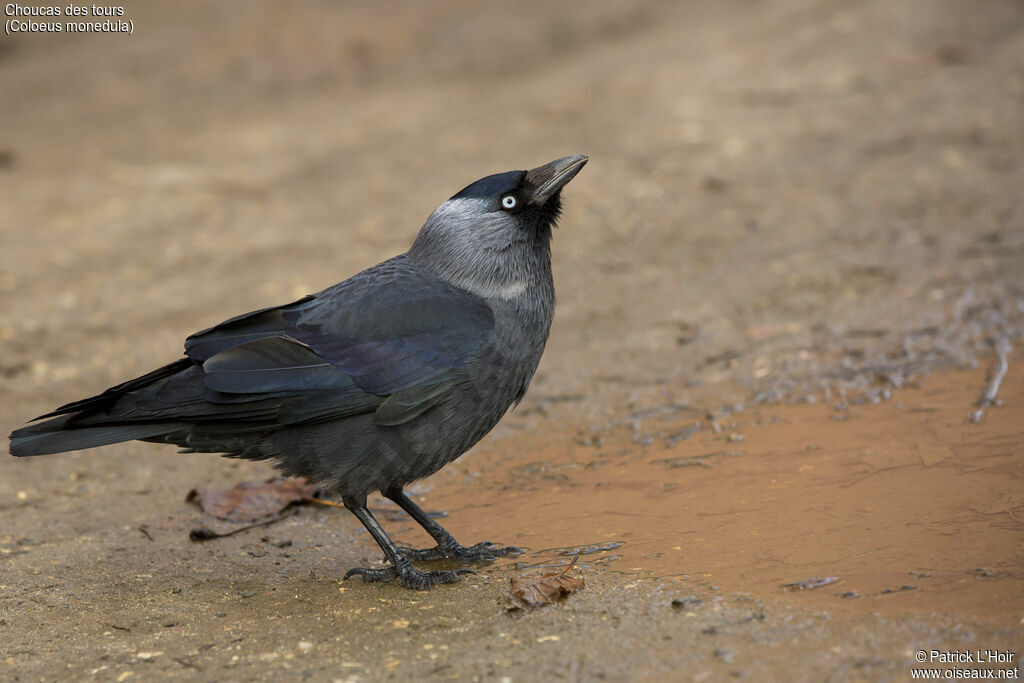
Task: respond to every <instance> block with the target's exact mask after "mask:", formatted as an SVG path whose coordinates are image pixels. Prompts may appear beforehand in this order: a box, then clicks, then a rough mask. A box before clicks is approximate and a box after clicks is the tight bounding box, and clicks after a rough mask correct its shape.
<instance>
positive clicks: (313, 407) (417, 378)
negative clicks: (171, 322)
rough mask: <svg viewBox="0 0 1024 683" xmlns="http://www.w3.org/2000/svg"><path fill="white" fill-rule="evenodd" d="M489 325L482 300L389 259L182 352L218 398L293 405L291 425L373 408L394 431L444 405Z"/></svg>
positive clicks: (203, 337)
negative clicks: (270, 398)
mask: <svg viewBox="0 0 1024 683" xmlns="http://www.w3.org/2000/svg"><path fill="white" fill-rule="evenodd" d="M396 261H398V262H397V263H395V262H396ZM493 326H494V316H493V313H492V312H491V309H490V307H489V306H488V305H487V304H486V302H484V301H483V299H480V298H479V297H476V296H474V295H472V294H470V293H468V292H466V291H464V290H461V289H457V288H455V287H452V286H451V285H449V284H447V283H445V282H444V281H442V280H440V279H438V278H435V277H433V276H430V275H427V274H424V273H423V272H421V271H419V270H417V269H416V268H414V267H412V266H411V265H410V264H408V263H407V262H404V261H400V260H397V259H392V261H388V262H385V263H384V264H381V265H380V266H377V267H376V268H374V269H370V270H369V271H364V272H363V273H361V274H360V275H357V276H356V277H354V278H352V279H350V280H347V281H346V282H344V283H342V284H340V285H336V286H335V287H332V288H330V289H328V290H325V291H323V292H321V293H319V294H317V295H313V296H311V297H307V298H305V299H301V300H299V301H296V302H294V303H291V304H288V305H286V306H282V307H279V308H273V309H264V310H261V311H256V312H253V313H250V314H248V315H245V316H239V317H237V318H232V319H231V320H228V321H226V322H224V323H222V324H220V325H217V326H215V327H212V328H210V329H208V330H204V331H203V332H200V333H198V334H196V335H193V336H191V337H189V339H188V341H187V342H186V353H187V354H188V355H189V356H190V357H191V358H192V359H193V360H195V361H198V362H201V363H202V364H203V369H204V371H205V378H204V381H205V383H206V386H207V387H208V388H209V389H211V390H213V391H215V392H221V393H225V394H235V395H239V394H241V395H252V397H253V399H258V398H259V397H261V396H275V397H282V396H288V397H292V398H294V399H295V400H286V401H285V402H284V403H285V405H282V410H284V411H286V412H287V413H289V415H288V420H287V421H288V422H291V423H294V422H299V421H303V420H304V413H305V412H306V411H307V410H308V411H309V418H310V419H324V418H325V417H330V416H332V415H343V414H351V413H352V412H353V410H355V411H356V412H364V411H367V410H370V409H375V410H376V413H375V420H376V421H377V422H378V423H379V424H401V423H403V422H406V421H408V420H411V419H412V418H414V417H416V416H417V415H419V414H420V413H422V412H423V411H425V410H427V409H428V408H429V407H430V406H432V405H434V404H435V403H437V402H438V401H439V400H441V398H442V397H443V396H444V394H445V392H446V391H447V390H448V389H449V388H450V387H451V386H452V384H453V382H454V380H455V378H456V377H458V375H459V373H460V371H462V370H463V368H464V367H465V366H466V364H467V363H468V362H469V361H470V359H471V357H472V356H473V355H474V353H475V352H476V350H477V349H478V348H479V346H480V345H481V344H482V343H484V341H485V340H486V339H487V338H488V337H489V335H490V334H491V332H492V330H493ZM299 406H306V408H301V409H300V408H299ZM296 411H298V412H297V413H296Z"/></svg>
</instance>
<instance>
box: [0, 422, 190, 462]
mask: <svg viewBox="0 0 1024 683" xmlns="http://www.w3.org/2000/svg"><path fill="white" fill-rule="evenodd" d="M69 422H71V418H70V417H67V416H62V417H57V418H54V419H52V420H47V421H46V422H40V423H39V424H34V425H28V426H27V427H22V428H21V429H16V430H14V431H13V432H11V437H10V438H11V455H16V456H28V455H47V454H49V453H63V452H64V451H79V450H82V449H83V448H95V447H96V446H106V445H108V444H112V443H120V442H121V441H132V440H133V439H147V438H152V437H155V436H160V435H161V434H167V433H168V432H170V431H173V430H174V428H175V427H176V425H173V424H171V425H169V424H168V423H166V422H164V423H156V424H154V423H149V424H121V425H106V426H95V427H74V426H72V425H69V424H68V423H69Z"/></svg>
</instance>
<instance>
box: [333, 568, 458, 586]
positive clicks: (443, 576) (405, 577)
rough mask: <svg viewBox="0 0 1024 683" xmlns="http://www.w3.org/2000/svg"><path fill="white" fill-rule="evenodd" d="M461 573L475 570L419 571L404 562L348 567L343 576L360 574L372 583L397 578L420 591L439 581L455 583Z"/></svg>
mask: <svg viewBox="0 0 1024 683" xmlns="http://www.w3.org/2000/svg"><path fill="white" fill-rule="evenodd" d="M463 574H476V572H475V571H473V570H472V569H464V568H463V569H454V570H448V571H437V572H421V571H419V570H418V569H413V568H412V567H411V566H409V565H408V564H406V565H405V566H403V567H402V568H401V569H396V568H395V567H394V566H388V567H384V568H383V569H365V568H363V567H356V568H355V569H350V570H349V571H348V573H347V574H345V578H346V579H348V578H349V577H352V576H362V577H363V581H365V582H366V583H372V582H374V581H394V580H395V579H398V580H399V582H400V583H401V584H402V585H403V586H405V587H406V588H412V589H415V590H419V591H422V590H426V589H428V588H430V587H431V586H433V585H436V584H439V583H455V582H456V581H458V580H459V579H461V578H462V575H463Z"/></svg>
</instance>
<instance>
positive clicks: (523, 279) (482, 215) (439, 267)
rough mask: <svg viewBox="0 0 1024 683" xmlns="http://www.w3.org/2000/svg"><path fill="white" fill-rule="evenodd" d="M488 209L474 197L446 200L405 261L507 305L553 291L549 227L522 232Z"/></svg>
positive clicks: (510, 219) (512, 221)
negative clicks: (535, 292) (534, 293)
mask: <svg viewBox="0 0 1024 683" xmlns="http://www.w3.org/2000/svg"><path fill="white" fill-rule="evenodd" d="M486 206H487V204H486V200H481V199H476V198H459V199H449V200H448V201H446V202H445V203H444V204H442V205H441V206H439V207H438V208H437V210H436V211H434V213H432V214H431V215H430V217H429V218H427V221H426V223H424V224H423V228H422V229H421V230H420V234H419V236H417V238H416V241H415V242H414V243H413V245H412V248H410V249H409V253H408V255H409V258H410V259H412V260H413V261H414V262H415V263H416V264H417V265H419V266H420V267H422V268H424V269H425V270H427V271H430V272H432V273H434V274H435V275H437V276H439V277H441V278H443V279H444V280H446V281H448V282H450V283H452V284H453V285H455V286H456V287H460V288H462V289H465V290H467V291H469V292H472V293H474V294H476V295H477V296H480V297H483V298H485V299H503V300H506V301H508V300H514V299H518V298H519V297H521V296H523V295H524V294H526V293H527V292H529V291H531V290H534V289H535V288H536V287H541V288H551V287H552V285H551V252H550V239H551V230H550V227H549V226H544V227H543V229H542V230H537V231H532V230H523V228H522V226H521V225H519V224H518V223H517V218H516V217H515V216H512V215H509V214H506V213H504V212H501V211H493V212H488V211H486V208H485V207H486ZM552 296H553V290H552Z"/></svg>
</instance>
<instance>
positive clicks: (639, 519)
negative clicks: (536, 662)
mask: <svg viewBox="0 0 1024 683" xmlns="http://www.w3.org/2000/svg"><path fill="white" fill-rule="evenodd" d="M984 381H985V373H984V370H977V371H969V372H966V371H947V372H944V373H940V374H937V375H935V376H933V377H930V378H928V379H927V380H924V381H922V382H921V383H920V385H919V386H915V387H908V388H905V389H903V390H902V391H900V392H899V394H898V395H897V397H896V398H895V399H894V400H892V401H890V402H887V403H882V404H879V405H863V406H855V407H848V408H846V409H845V410H842V411H838V410H836V409H834V408H833V407H830V406H825V405H815V406H806V405H805V406H760V407H758V408H756V409H752V410H748V411H745V412H740V413H737V414H733V415H731V416H729V417H727V418H725V419H724V420H723V421H722V425H721V426H722V427H723V429H722V432H721V433H720V434H715V433H714V432H713V430H711V429H707V430H704V431H702V432H700V433H699V434H697V435H695V436H694V437H692V438H690V439H688V440H686V441H682V442H680V443H678V444H677V445H675V446H673V447H663V446H661V445H660V444H658V445H652V446H648V447H642V448H637V447H636V446H635V445H634V443H633V440H632V433H631V430H630V429H625V428H619V429H616V430H613V431H612V432H610V433H608V434H606V435H605V436H604V437H603V441H602V443H601V445H600V446H583V445H580V443H579V442H560V443H554V444H552V443H548V444H546V445H540V444H530V445H529V446H523V448H524V450H528V451H530V452H533V453H536V454H537V460H536V461H535V462H533V463H531V464H528V465H526V466H523V465H518V464H517V463H518V462H521V460H519V459H514V460H513V459H505V458H503V457H502V454H501V453H498V452H496V451H490V452H486V453H479V454H477V455H475V456H474V459H473V467H474V468H478V469H479V470H480V471H481V472H482V474H481V476H480V477H478V478H476V479H475V480H474V481H473V482H472V483H471V484H466V483H464V482H460V481H458V480H457V479H455V478H454V477H449V478H442V477H438V479H439V480H440V481H438V482H437V483H436V487H435V488H434V489H433V490H432V491H429V492H428V493H427V494H426V495H425V500H426V504H427V505H429V506H430V507H432V508H441V509H444V510H447V511H449V512H450V517H449V518H448V520H447V522H446V523H447V526H448V527H449V528H450V529H451V530H452V531H453V533H455V534H456V535H457V537H459V538H463V539H466V540H467V541H472V542H476V541H478V540H480V539H483V538H487V539H490V540H495V541H501V542H504V543H508V544H512V545H516V546H521V547H525V548H527V549H528V550H527V552H526V553H525V554H524V555H523V556H521V557H519V558H516V559H515V560H514V561H511V562H502V563H501V565H499V566H508V565H509V564H512V565H513V566H519V567H547V566H550V567H557V566H564V565H565V564H566V563H567V562H568V561H569V559H570V558H571V557H573V556H575V555H576V554H577V553H578V554H579V555H580V559H579V564H580V566H582V567H587V566H589V565H595V566H603V567H608V568H609V569H611V570H616V571H620V572H628V573H635V574H638V575H644V576H653V577H664V578H665V580H667V581H679V582H690V583H692V584H694V585H700V586H712V587H715V588H717V589H718V590H721V591H725V592H730V593H735V592H739V593H750V594H753V595H755V596H758V597H762V598H770V599H776V600H783V601H787V602H794V603H800V604H803V605H816V606H821V607H828V608H829V609H833V610H850V611H882V612H885V611H890V610H892V611H896V612H904V611H928V612H931V611H938V612H949V613H954V614H960V615H963V616H972V617H978V618H986V619H988V618H991V619H996V620H1003V619H1006V618H1009V617H1012V616H1013V615H1017V614H1018V613H1019V611H1020V605H1021V604H1022V602H1024V543H1022V532H1024V487H1022V486H1021V481H1022V479H1024V443H1022V441H1021V430H1020V425H1021V418H1022V417H1024V412H1022V408H1021V406H1022V405H1024V372H1022V371H1021V368H1020V365H1019V364H1016V365H1015V364H1013V363H1011V365H1010V372H1009V374H1008V376H1007V378H1006V380H1005V382H1004V384H1003V387H1002V389H1001V398H1002V401H1003V405H1001V406H994V407H992V408H990V409H989V410H988V411H987V413H986V415H985V417H984V419H983V421H982V422H981V423H980V424H972V423H969V422H968V419H967V418H968V415H969V414H970V413H971V412H972V411H973V410H974V407H973V403H974V401H975V400H976V399H977V397H978V393H979V389H980V387H981V386H982V385H983V384H984ZM740 436H742V440H741V439H740ZM691 465H692V466H691ZM818 578H836V579H838V580H837V581H834V582H826V585H821V586H817V587H810V588H806V589H804V590H792V589H790V590H787V589H786V588H784V587H783V585H784V584H790V583H794V582H801V581H805V580H806V579H818ZM815 583H821V582H816V581H811V582H810V584H812V585H813V584H815Z"/></svg>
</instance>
